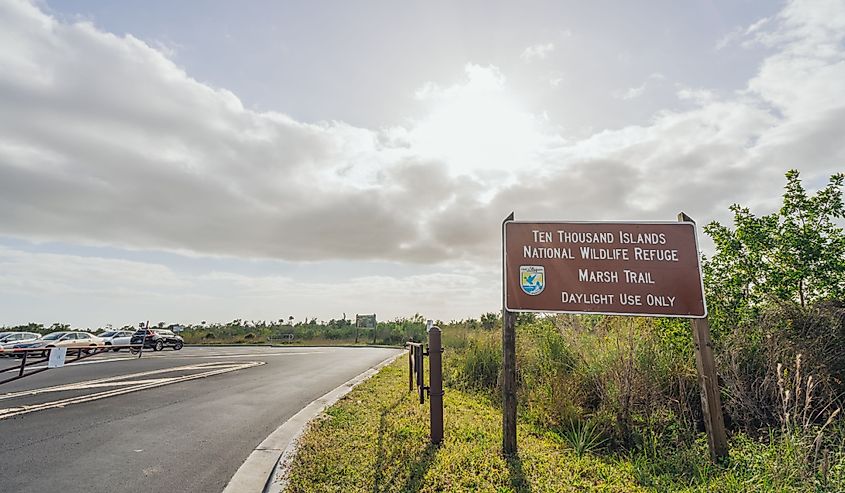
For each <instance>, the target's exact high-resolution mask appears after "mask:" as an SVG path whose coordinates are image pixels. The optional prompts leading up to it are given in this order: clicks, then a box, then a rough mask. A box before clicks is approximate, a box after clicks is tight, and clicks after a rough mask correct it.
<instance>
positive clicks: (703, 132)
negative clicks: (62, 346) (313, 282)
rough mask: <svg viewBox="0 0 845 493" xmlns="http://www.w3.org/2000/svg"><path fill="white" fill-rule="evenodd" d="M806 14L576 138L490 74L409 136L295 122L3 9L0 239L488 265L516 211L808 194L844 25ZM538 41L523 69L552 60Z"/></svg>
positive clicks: (836, 88) (443, 95) (840, 108)
mask: <svg viewBox="0 0 845 493" xmlns="http://www.w3.org/2000/svg"><path fill="white" fill-rule="evenodd" d="M818 5H819V7H817V6H816V5H815V4H814V5H812V6H807V5H805V4H804V2H795V3H791V4H788V5H787V6H786V7H785V8H784V10H783V11H782V12H781V13H779V14H778V15H777V16H775V17H773V18H772V19H771V20H769V21H767V22H765V23H763V24H761V25H760V26H758V27H756V28H755V29H754V30H752V31H748V30H746V31H744V33H743V39H744V41H743V42H750V43H763V44H765V45H766V46H767V47H768V48H769V51H768V52H769V53H770V54H769V55H768V56H767V58H765V59H764V60H763V62H762V63H761V65H760V69H759V71H758V72H757V74H756V75H755V76H754V77H753V78H752V79H751V80H749V81H748V85H747V87H746V88H745V89H744V90H743V91H739V92H737V93H735V94H730V95H726V96H724V97H720V98H716V97H704V96H705V95H707V94H708V93H707V92H706V91H708V89H707V88H698V89H695V90H693V89H682V90H681V92H680V93H679V94H678V96H679V97H682V98H684V97H688V98H692V100H694V101H695V102H696V103H697V104H696V105H695V106H694V107H693V108H691V109H683V110H682V109H667V110H664V111H661V112H658V113H656V114H654V115H653V117H652V118H651V119H650V120H649V121H646V122H643V123H642V124H641V125H636V126H628V127H623V128H618V129H612V130H604V131H601V132H598V133H596V134H594V135H592V136H590V137H588V138H585V139H580V140H569V139H566V138H565V137H564V136H561V135H560V133H559V131H558V130H557V129H556V128H555V127H553V126H552V125H548V124H547V122H545V119H542V118H539V117H536V116H535V115H533V114H532V113H531V112H530V111H527V110H526V109H525V108H524V107H523V106H522V105H521V104H520V101H519V98H516V97H514V95H513V94H512V93H511V90H510V88H509V86H508V82H507V78H506V77H505V74H504V73H503V72H502V71H501V70H500V69H498V68H496V67H493V66H480V65H474V64H469V65H467V66H466V67H465V72H464V76H465V78H464V80H462V81H460V82H459V83H456V84H452V85H441V84H438V83H434V82H432V83H428V84H425V85H423V86H422V87H421V88H420V90H418V91H417V93H416V97H417V99H418V101H419V104H420V105H421V106H422V107H424V108H425V109H426V110H427V113H426V114H425V115H424V116H423V117H421V118H419V119H417V120H414V121H410V122H409V123H408V124H407V125H406V126H404V127H396V128H392V129H385V130H371V129H364V128H357V127H353V126H351V125H348V124H345V123H343V122H325V123H319V124H312V123H303V122H299V121H296V120H294V119H292V118H291V117H289V116H287V115H285V114H282V113H277V112H257V111H253V110H250V109H248V108H244V106H243V105H242V104H241V102H240V100H239V99H238V97H237V96H236V95H234V94H233V93H231V92H230V91H227V90H225V89H223V88H216V87H212V86H209V85H208V84H203V83H200V82H198V81H196V80H195V79H192V78H191V77H190V75H189V74H187V73H185V71H184V70H183V69H181V68H180V67H179V66H177V65H176V64H174V63H173V61H172V60H170V59H169V58H168V57H167V56H166V55H165V54H164V53H162V52H161V51H160V50H157V49H155V48H153V47H151V46H149V45H148V44H147V43H145V42H143V41H141V40H139V39H137V38H134V37H132V36H123V37H118V36H115V35H112V34H109V33H105V32H103V31H101V30H98V29H97V28H95V27H94V26H92V25H91V24H90V23H86V22H71V23H69V22H64V21H58V20H56V19H54V18H52V17H50V16H49V15H47V14H45V13H44V12H42V11H40V10H39V9H38V8H37V7H36V6H34V5H33V4H30V3H27V2H22V1H7V2H3V3H2V4H0V107H2V108H3V111H2V112H0V234H3V235H6V236H12V237H18V238H27V239H32V240H51V241H62V242H68V243H84V244H101V245H112V246H117V247H121V248H130V249H153V250H168V251H176V252H188V253H192V254H199V255H228V256H235V257H244V258H250V257H262V258H276V259H285V260H291V261H304V260H307V261H323V260H329V259H345V260H355V261H358V260H381V261H390V262H404V263H437V262H441V263H443V265H446V264H448V263H449V262H461V263H462V264H461V265H475V266H487V267H485V269H490V270H495V269H496V268H497V265H498V264H497V260H496V259H497V257H498V254H499V252H498V248H499V238H498V235H499V224H500V222H501V220H502V218H503V217H504V216H505V215H506V214H507V213H508V212H510V211H512V210H515V211H516V212H517V217H521V218H537V219H667V218H669V219H671V218H672V217H674V214H675V213H676V212H678V211H679V210H681V209H683V210H686V211H687V212H688V213H690V214H691V215H693V216H694V217H696V218H700V220H706V219H710V218H724V217H725V211H726V207H727V205H728V204H730V203H732V202H741V203H744V204H749V205H752V206H753V205H755V204H770V203H771V201H772V200H773V197H775V198H777V196H778V195H779V191H780V189H781V187H782V184H783V172H784V171H785V170H786V169H788V168H791V167H797V168H799V169H801V170H802V172H803V173H804V176H805V177H806V178H808V180H809V181H810V182H817V181H818V180H819V178H820V177H823V176H824V175H827V174H830V173H831V172H833V171H835V170H841V169H842V163H843V162H845V144H843V142H842V139H841V136H839V135H838V134H837V132H838V129H841V128H845V101H843V100H842V98H841V88H842V87H843V84H845V58H843V47H842V40H843V39H842V37H843V34H845V21H843V16H842V14H841V12H839V13H838V12H837V11H836V9H835V8H834V7H833V6H834V4H832V3H819V4H818ZM538 46H540V47H541V48H542V49H537V48H536V47H533V48H535V49H533V50H531V51H529V50H526V53H530V55H527V56H529V58H530V57H534V58H537V57H541V56H544V55H545V54H547V53H549V52H550V51H551V49H553V45H538ZM548 46H551V48H548ZM543 47H546V48H543ZM541 53H542V54H543V55H541ZM655 80H660V77H659V74H652V76H650V77H649V79H647V80H646V81H645V82H644V83H643V85H642V86H641V88H640V87H639V86H638V87H634V88H630V89H628V90H626V91H624V92H621V93H620V94H619V97H620V98H623V99H624V98H626V97H627V98H633V97H637V96H639V95H641V94H642V93H643V92H644V91H645V90H646V85H647V84H651V83H653V82H652V81H655ZM684 91H686V92H684ZM444 129H445V131H444ZM450 146H451V147H450ZM503 167H507V169H506V170H503ZM450 265H451V264H450ZM485 272H489V270H485ZM74 275H79V276H83V275H84V274H82V273H80V272H77V274H74ZM165 277H166V276H165ZM492 278H493V279H495V275H494V276H493V277H492ZM444 282H445V280H444Z"/></svg>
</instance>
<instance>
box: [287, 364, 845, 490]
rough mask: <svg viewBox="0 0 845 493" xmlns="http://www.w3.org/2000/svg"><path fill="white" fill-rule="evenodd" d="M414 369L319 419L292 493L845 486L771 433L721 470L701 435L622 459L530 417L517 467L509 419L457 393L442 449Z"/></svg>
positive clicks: (734, 446)
mask: <svg viewBox="0 0 845 493" xmlns="http://www.w3.org/2000/svg"><path fill="white" fill-rule="evenodd" d="M407 372H408V368H407V361H406V360H405V359H403V358H400V359H399V360H398V361H397V362H395V363H394V364H393V365H390V366H388V367H386V368H384V369H383V370H382V371H381V372H380V373H379V374H377V375H376V376H374V377H373V378H372V379H370V380H368V381H367V382H365V383H363V384H361V385H360V386H358V387H356V388H355V389H353V390H352V391H351V392H350V393H349V394H347V396H345V397H344V398H343V399H341V400H340V401H339V402H338V403H337V404H335V405H334V406H332V407H331V408H329V409H328V410H327V411H326V413H325V414H324V415H323V417H321V418H320V419H318V420H316V421H315V422H314V423H312V425H311V426H310V428H309V429H308V431H307V432H306V433H305V435H304V436H303V437H302V440H301V443H300V449H299V452H298V454H297V456H296V457H295V459H294V460H293V463H292V468H291V472H290V476H289V480H290V486H289V489H288V491H290V492H324V491H325V492H345V493H346V492H368V493H381V492H435V491H448V492H470V491H472V492H475V491H479V492H497V493H504V492H532V493H539V492H593V491H595V492H626V493H634V492H668V491H672V492H690V493H692V492H700V493H711V492H721V493H739V492H743V493H744V492H760V493H762V492H842V491H845V463H843V462H842V461H841V459H840V460H839V461H837V462H836V463H835V464H833V465H832V467H831V474H829V475H828V477H827V478H826V479H825V480H824V481H820V480H819V477H818V476H816V477H815V478H813V477H808V475H807V473H806V467H807V466H806V464H805V463H804V462H803V461H804V458H803V457H802V456H801V455H800V453H799V448H796V446H795V445H796V442H795V441H793V440H792V439H791V438H790V437H788V436H775V435H772V437H771V438H770V440H768V441H766V442H762V441H759V440H751V439H749V438H747V437H745V436H744V435H738V436H735V437H733V438H732V440H731V456H730V460H729V461H728V462H727V463H725V464H723V465H719V466H716V465H713V464H711V463H710V461H709V458H708V457H709V456H708V451H707V445H706V442H705V440H704V436H703V435H700V436H699V437H698V439H697V440H696V441H695V442H694V443H692V444H690V445H688V446H683V447H675V448H673V447H670V446H666V445H665V444H661V445H656V446H655V447H647V448H643V449H638V450H634V451H629V452H617V453H615V454H614V453H612V451H609V450H603V449H600V447H598V446H596V447H581V448H580V449H579V447H577V446H575V445H573V444H572V441H573V440H572V439H567V437H566V436H565V433H556V432H554V431H552V430H549V429H545V428H542V427H539V426H536V425H533V426H531V425H528V424H526V422H522V423H520V425H519V428H518V440H519V447H520V456H519V458H518V459H516V460H511V461H507V460H505V459H503V458H502V457H501V455H500V450H501V439H502V435H501V419H502V418H501V412H500V411H499V410H498V409H497V408H496V406H495V405H494V404H493V403H492V402H490V400H489V398H487V397H485V396H484V394H481V393H472V392H462V391H460V390H457V389H454V388H448V389H447V390H446V395H445V397H444V414H445V418H446V422H445V433H444V435H445V439H444V443H443V444H442V445H441V446H440V447H434V446H431V445H430V444H429V441H428V439H429V420H428V402H426V404H424V405H420V404H419V401H418V400H417V398H416V394H412V393H409V392H408V374H407ZM581 434H584V430H581ZM582 441H583V440H582ZM587 441H588V442H589V441H590V440H587Z"/></svg>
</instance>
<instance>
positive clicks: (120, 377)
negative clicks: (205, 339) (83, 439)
mask: <svg viewBox="0 0 845 493" xmlns="http://www.w3.org/2000/svg"><path fill="white" fill-rule="evenodd" d="M220 364H235V363H234V362H231V363H219V362H211V363H199V364H195V365H187V366H174V367H172V368H161V369H158V370H149V371H142V372H138V373H129V374H126V375H115V376H111V377H105V378H97V379H95V380H86V381H84V382H72V383H66V384H61V385H54V386H51V387H43V388H40V389H29V390H21V391H18V392H10V393H8V394H0V400H3V399H11V398H14V397H19V396H24V395H37V394H41V393H44V392H61V391H63V390H77V389H85V388H86V387H88V386H93V385H97V384H100V383H104V382H114V381H117V380H126V379H129V378H137V377H147V376H150V375H158V374H160V373H170V372H177V371H191V370H207V369H209V368H212V367H216V366H218V365H220Z"/></svg>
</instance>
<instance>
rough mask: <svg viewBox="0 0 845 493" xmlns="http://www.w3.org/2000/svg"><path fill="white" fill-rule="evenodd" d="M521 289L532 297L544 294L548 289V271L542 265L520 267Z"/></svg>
mask: <svg viewBox="0 0 845 493" xmlns="http://www.w3.org/2000/svg"><path fill="white" fill-rule="evenodd" d="M519 287H521V288H522V292H523V293H525V294H530V295H531V296H534V295H538V294H540V293H542V292H543V289H544V288H545V287H546V270H545V269H544V268H543V266H542V265H520V266H519Z"/></svg>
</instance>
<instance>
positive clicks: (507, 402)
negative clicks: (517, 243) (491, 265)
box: [502, 212, 517, 456]
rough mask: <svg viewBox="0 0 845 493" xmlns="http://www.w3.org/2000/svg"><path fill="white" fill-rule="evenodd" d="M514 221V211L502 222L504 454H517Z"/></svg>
mask: <svg viewBox="0 0 845 493" xmlns="http://www.w3.org/2000/svg"><path fill="white" fill-rule="evenodd" d="M508 221H513V212H511V213H510V215H509V216H508V217H506V218H505V221H504V222H503V223H502V454H504V455H505V456H516V455H517V447H516V314H515V313H514V312H511V311H508V309H507V305H506V303H505V295H506V293H507V289H508V287H507V284H506V281H507V273H506V272H505V268H506V266H505V236H504V235H505V223H506V222H508Z"/></svg>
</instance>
